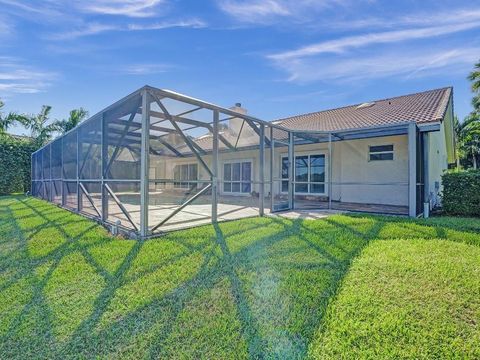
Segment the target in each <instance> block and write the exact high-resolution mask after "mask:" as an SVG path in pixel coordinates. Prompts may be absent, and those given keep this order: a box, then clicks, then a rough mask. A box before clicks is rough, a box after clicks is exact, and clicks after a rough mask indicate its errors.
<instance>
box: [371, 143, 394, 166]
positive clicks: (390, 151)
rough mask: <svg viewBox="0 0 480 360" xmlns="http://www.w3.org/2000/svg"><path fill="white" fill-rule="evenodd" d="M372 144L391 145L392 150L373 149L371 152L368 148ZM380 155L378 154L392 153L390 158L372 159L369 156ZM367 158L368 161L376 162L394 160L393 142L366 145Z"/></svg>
mask: <svg viewBox="0 0 480 360" xmlns="http://www.w3.org/2000/svg"><path fill="white" fill-rule="evenodd" d="M374 146H391V147H392V150H388V151H374V152H373V153H372V152H371V150H370V148H371V147H374ZM372 154H374V155H380V154H392V159H374V160H372V159H371V158H370V155H372ZM367 157H368V158H367V160H368V162H377V161H393V160H395V144H378V145H368V154H367Z"/></svg>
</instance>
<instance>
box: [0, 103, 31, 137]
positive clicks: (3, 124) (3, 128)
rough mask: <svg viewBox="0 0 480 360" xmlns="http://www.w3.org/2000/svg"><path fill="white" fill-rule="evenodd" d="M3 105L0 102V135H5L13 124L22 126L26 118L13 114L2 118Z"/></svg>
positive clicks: (10, 113)
mask: <svg viewBox="0 0 480 360" xmlns="http://www.w3.org/2000/svg"><path fill="white" fill-rule="evenodd" d="M4 105H5V104H4V103H3V101H1V100H0V134H5V133H6V132H7V130H8V128H9V127H10V126H12V125H13V124H15V123H20V124H22V125H24V124H25V123H26V122H27V117H26V116H24V115H19V114H17V113H14V112H9V113H8V115H7V116H3V114H2V108H3V106H4Z"/></svg>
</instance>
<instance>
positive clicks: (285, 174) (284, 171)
mask: <svg viewBox="0 0 480 360" xmlns="http://www.w3.org/2000/svg"><path fill="white" fill-rule="evenodd" d="M282 179H288V158H283V159H282Z"/></svg>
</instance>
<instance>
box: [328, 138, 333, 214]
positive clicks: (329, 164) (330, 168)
mask: <svg viewBox="0 0 480 360" xmlns="http://www.w3.org/2000/svg"><path fill="white" fill-rule="evenodd" d="M332 162H333V159H332V133H329V134H328V208H329V209H331V208H332Z"/></svg>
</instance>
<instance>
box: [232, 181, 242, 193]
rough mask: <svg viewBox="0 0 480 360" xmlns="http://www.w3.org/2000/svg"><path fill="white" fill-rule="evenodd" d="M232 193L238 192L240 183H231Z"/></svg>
mask: <svg viewBox="0 0 480 360" xmlns="http://www.w3.org/2000/svg"><path fill="white" fill-rule="evenodd" d="M232 192H237V193H238V192H240V183H232Z"/></svg>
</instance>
